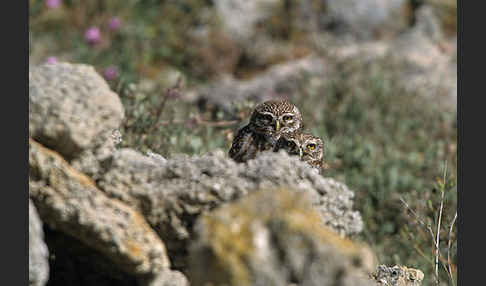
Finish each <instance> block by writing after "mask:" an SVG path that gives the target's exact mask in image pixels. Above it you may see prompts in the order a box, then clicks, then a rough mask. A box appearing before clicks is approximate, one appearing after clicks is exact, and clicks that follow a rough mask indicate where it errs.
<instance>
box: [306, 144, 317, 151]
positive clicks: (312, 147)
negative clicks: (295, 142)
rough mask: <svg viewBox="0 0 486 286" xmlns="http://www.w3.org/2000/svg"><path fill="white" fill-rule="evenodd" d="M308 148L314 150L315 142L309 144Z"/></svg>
mask: <svg viewBox="0 0 486 286" xmlns="http://www.w3.org/2000/svg"><path fill="white" fill-rule="evenodd" d="M307 149H309V150H314V149H316V144H313V143H312V144H309V145H307Z"/></svg>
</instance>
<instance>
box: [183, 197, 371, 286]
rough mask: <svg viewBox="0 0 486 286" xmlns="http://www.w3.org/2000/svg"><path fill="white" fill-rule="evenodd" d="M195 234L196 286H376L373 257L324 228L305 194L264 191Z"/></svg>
mask: <svg viewBox="0 0 486 286" xmlns="http://www.w3.org/2000/svg"><path fill="white" fill-rule="evenodd" d="M195 229H196V233H197V236H196V239H195V241H194V242H193V243H192V245H191V248H190V269H189V273H190V274H189V277H190V280H191V283H192V285H196V286H197V285H289V284H291V283H294V284H296V285H321V286H325V285H335V286H337V285H340V286H344V285H349V286H351V285H353V286H355V285H372V282H371V281H370V280H368V278H367V273H369V272H371V271H372V269H373V268H374V263H375V262H374V257H373V255H372V253H371V251H370V250H369V249H368V248H367V247H366V246H364V245H357V244H355V243H353V242H352V241H350V240H348V239H342V238H340V237H339V235H337V234H336V233H334V232H333V231H332V230H330V229H329V228H327V227H324V226H323V225H322V224H321V220H320V216H319V214H318V213H317V212H316V211H315V210H313V209H312V207H311V203H310V200H307V196H306V193H300V194H296V193H295V192H289V191H288V190H286V189H276V190H261V191H258V192H255V193H253V194H251V195H249V196H248V197H245V198H243V199H242V200H240V201H238V202H235V203H232V204H229V205H224V206H222V207H220V208H218V209H216V210H214V211H213V212H211V213H209V214H205V215H203V216H201V217H200V218H199V219H198V221H197V223H196V226H195Z"/></svg>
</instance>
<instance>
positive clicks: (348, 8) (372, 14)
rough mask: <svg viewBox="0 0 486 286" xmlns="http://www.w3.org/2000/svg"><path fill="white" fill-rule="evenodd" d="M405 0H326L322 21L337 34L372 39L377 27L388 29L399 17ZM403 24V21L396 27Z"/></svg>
mask: <svg viewBox="0 0 486 286" xmlns="http://www.w3.org/2000/svg"><path fill="white" fill-rule="evenodd" d="M405 3H406V1H405V0H392V1H390V0H326V1H325V7H326V11H327V13H326V16H327V17H325V18H324V23H325V24H327V26H330V25H332V27H333V30H334V31H335V32H336V33H337V34H344V35H347V34H350V35H352V36H354V37H355V38H358V39H372V38H373V37H374V34H375V33H376V32H377V30H378V29H390V28H391V27H393V26H394V25H396V23H397V22H404V19H403V17H402V18H400V16H401V13H402V9H403V5H404V4H405ZM403 26H405V23H402V25H399V27H398V28H400V27H402V28H403Z"/></svg>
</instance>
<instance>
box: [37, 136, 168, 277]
mask: <svg viewBox="0 0 486 286" xmlns="http://www.w3.org/2000/svg"><path fill="white" fill-rule="evenodd" d="M29 195H30V198H31V199H32V200H33V202H34V203H35V205H36V207H37V209H38V211H39V214H40V217H41V218H42V221H43V222H44V223H46V224H47V225H48V226H49V227H50V228H52V229H54V230H58V231H61V232H63V233H65V234H68V235H70V236H73V237H76V238H77V239H78V240H79V241H81V242H82V243H84V244H85V245H86V246H88V247H90V248H93V249H95V250H97V251H99V252H100V253H102V254H103V255H104V256H106V257H107V258H108V259H109V260H111V261H112V263H114V264H115V265H117V266H118V267H119V268H120V269H122V270H123V271H125V272H127V273H129V274H132V275H134V276H144V275H145V276H146V275H150V274H155V273H158V272H160V271H161V270H163V269H166V268H168V267H169V266H170V262H169V259H168V257H167V254H166V249H165V246H164V244H163V243H162V241H161V240H160V238H159V237H158V236H157V234H156V233H155V232H154V231H153V230H152V229H151V228H150V226H149V225H148V224H147V223H146V222H145V219H144V218H143V217H142V216H141V215H140V214H139V213H137V212H136V211H134V210H133V209H132V208H130V207H129V206H127V205H126V204H124V203H122V202H120V201H118V200H116V199H111V198H109V197H107V196H106V195H105V194H104V193H103V192H101V191H100V190H99V189H98V188H97V187H96V184H95V183H94V181H93V180H92V179H90V178H89V177H87V176H86V175H84V174H82V173H80V172H78V171H77V170H75V169H74V168H72V167H71V166H69V164H68V163H67V162H66V161H65V160H64V159H63V158H62V157H61V156H60V155H59V154H58V153H56V152H55V151H52V150H49V149H47V148H45V147H43V146H42V145H40V144H39V143H37V142H35V141H34V140H32V139H29Z"/></svg>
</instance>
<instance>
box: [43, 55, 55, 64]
mask: <svg viewBox="0 0 486 286" xmlns="http://www.w3.org/2000/svg"><path fill="white" fill-rule="evenodd" d="M46 64H50V65H52V64H57V58H56V57H52V56H51V57H48V58H47V59H46Z"/></svg>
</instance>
